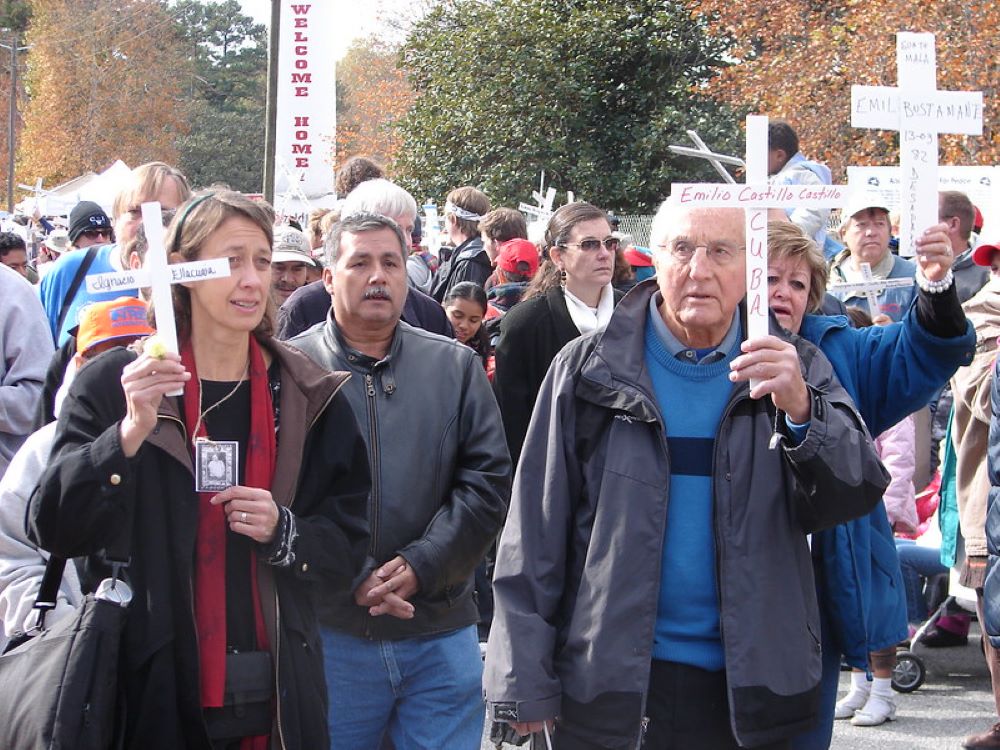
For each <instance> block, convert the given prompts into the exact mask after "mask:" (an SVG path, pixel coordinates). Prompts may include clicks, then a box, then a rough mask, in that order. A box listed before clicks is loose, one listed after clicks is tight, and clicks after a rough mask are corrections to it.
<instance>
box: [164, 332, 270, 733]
mask: <svg viewBox="0 0 1000 750" xmlns="http://www.w3.org/2000/svg"><path fill="white" fill-rule="evenodd" d="M181 362H182V363H183V364H184V367H185V368H186V369H187V371H188V372H190V373H191V379H190V380H188V382H187V383H186V384H185V386H184V419H185V422H186V423H187V428H188V431H189V439H190V440H191V441H192V442H193V441H194V439H195V438H198V437H206V438H207V437H209V435H208V433H207V431H206V430H205V423H204V420H202V423H201V425H200V427H199V429H198V434H197V435H190V431H191V430H193V429H194V426H195V424H197V423H198V407H199V402H200V400H201V399H200V398H199V392H200V387H201V386H200V383H199V381H198V371H197V369H196V368H195V362H194V352H193V351H192V349H191V342H190V341H188V342H185V343H184V345H183V346H182V348H181ZM248 443H249V445H248V446H247V449H246V450H247V454H246V477H245V482H246V485H245V486H247V487H257V488H260V489H266V490H270V489H271V481H272V480H273V478H274V461H275V456H276V455H277V447H276V441H275V435H274V407H273V406H272V404H271V387H270V384H269V382H268V377H267V366H266V365H265V364H264V355H263V354H262V353H261V349H260V346H259V345H258V344H257V341H256V340H255V339H254V337H253V336H250V437H249V440H248ZM188 447H189V448H191V449H192V452H193V447H192V446H190V445H189V446H188ZM215 495H216V493H215V492H199V493H198V536H197V540H196V543H195V554H196V558H195V570H194V617H195V626H196V628H197V631H198V651H199V653H198V656H199V664H200V667H201V705H202V706H203V707H204V708H217V707H221V706H222V703H223V693H224V691H225V685H226V608H225V606H219V604H220V603H223V604H224V603H225V601H226V528H227V525H226V514H225V511H224V510H223V507H222V506H221V505H211V504H210V503H209V501H210V500H211V499H212V498H213V497H215ZM249 574H250V583H251V586H250V591H251V597H252V599H253V614H254V625H255V628H256V633H257V647H258V648H260V649H265V650H266V649H267V648H268V639H267V630H266V628H265V627H264V616H263V612H262V611H261V605H260V591H259V590H258V589H257V555H256V553H254V552H253V551H251V553H250V571H249ZM259 739H260V738H247V739H245V740H244V742H243V743H242V745H241V747H242V748H243V750H250V748H256V747H257V746H258V745H260V743H259V742H258V740H259ZM264 740H265V742H264V744H263V745H260V746H261V747H266V746H267V744H266V740H267V738H266V737H265V738H264Z"/></svg>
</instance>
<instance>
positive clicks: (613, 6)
mask: <svg viewBox="0 0 1000 750" xmlns="http://www.w3.org/2000/svg"><path fill="white" fill-rule="evenodd" d="M726 46H727V44H726V40H719V39H715V38H712V37H711V36H709V35H708V34H707V33H706V30H705V26H704V24H703V23H702V22H700V21H699V20H697V19H695V18H693V17H692V16H691V14H690V13H689V11H688V10H687V9H686V8H685V7H684V6H683V5H682V4H681V3H677V2H669V1H668V2H664V1H663V0H621V1H619V2H614V3H609V2H606V1H605V0H494V1H492V2H484V1H483V0H443V2H441V4H440V5H439V6H438V7H437V8H435V9H434V10H433V11H431V12H430V13H429V14H428V15H427V16H426V17H425V18H424V19H423V20H422V21H420V22H419V23H417V24H416V25H415V27H414V29H413V31H412V32H411V33H410V35H409V37H408V39H407V41H406V43H405V44H404V46H403V49H402V52H401V58H400V60H401V66H402V68H403V70H404V71H405V72H406V73H407V76H408V78H409V80H410V83H411V85H412V87H413V89H414V91H415V103H414V105H413V107H412V108H411V109H410V110H409V112H408V113H407V114H406V115H405V116H404V117H403V118H402V120H401V121H400V123H399V128H400V132H401V135H402V145H401V148H400V150H399V153H398V154H397V160H396V164H395V166H396V171H397V173H398V175H399V179H400V180H401V181H402V182H403V183H404V184H406V185H407V186H408V187H409V188H410V189H411V190H412V191H413V192H414V193H415V195H416V196H417V197H418V198H423V197H435V198H438V199H439V200H440V199H441V198H442V197H443V196H444V195H445V194H446V193H447V191H448V190H450V189H451V188H453V187H455V186H457V185H461V184H472V185H478V186H480V187H481V188H482V189H483V190H484V191H485V192H486V193H487V194H489V195H490V197H491V198H492V199H493V201H494V203H495V204H507V205H516V203H517V202H518V201H520V200H524V199H525V198H526V197H527V196H528V195H530V190H531V189H532V187H533V186H534V185H535V184H536V182H537V179H538V174H539V172H540V171H541V170H543V169H544V170H545V171H546V174H547V176H548V179H549V181H550V184H551V185H553V186H555V187H556V188H557V189H558V190H561V191H566V190H572V191H574V192H575V193H576V195H577V196H578V197H579V198H581V199H584V200H589V201H591V202H594V203H597V204H599V205H601V206H604V207H607V208H611V209H614V210H618V211H650V210H652V209H653V208H655V206H656V205H658V203H659V202H660V201H661V200H662V199H663V198H664V197H665V196H666V194H667V193H668V192H669V185H670V183H671V182H675V181H682V180H694V179H706V180H711V181H716V180H717V179H718V178H717V176H714V172H713V171H712V170H711V167H709V166H708V165H707V164H704V163H702V162H699V161H696V160H692V159H687V158H684V157H678V156H675V155H674V154H672V153H671V152H670V151H669V150H668V146H669V145H670V144H671V143H687V142H688V140H687V136H686V135H685V133H684V131H685V130H686V129H688V128H693V129H695V130H697V131H698V132H699V134H700V135H701V136H702V137H703V138H704V139H705V140H706V141H707V142H708V143H710V144H711V145H712V146H713V147H715V148H717V149H727V148H728V149H735V150H738V151H742V145H741V142H742V137H741V136H740V128H739V124H740V123H739V120H740V116H739V114H738V113H734V112H733V111H732V110H730V109H728V108H727V107H725V106H724V105H720V104H718V103H717V102H714V101H712V100H710V99H708V98H707V97H705V96H701V95H699V93H698V92H699V89H700V87H701V86H702V85H703V84H704V83H705V82H706V81H708V80H709V79H710V78H711V77H712V76H713V75H714V74H715V73H716V72H717V71H718V70H719V69H720V68H721V67H722V66H723V64H724V62H723V59H722V52H723V50H724V49H725V48H726Z"/></svg>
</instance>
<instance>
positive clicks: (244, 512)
mask: <svg viewBox="0 0 1000 750" xmlns="http://www.w3.org/2000/svg"><path fill="white" fill-rule="evenodd" d="M240 521H241V522H242V523H246V522H247V512H246V511H243V515H242V516H240Z"/></svg>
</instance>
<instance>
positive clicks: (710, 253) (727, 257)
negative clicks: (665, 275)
mask: <svg viewBox="0 0 1000 750" xmlns="http://www.w3.org/2000/svg"><path fill="white" fill-rule="evenodd" d="M659 247H660V249H661V250H668V251H669V252H670V255H671V257H672V258H673V259H674V260H676V261H677V262H678V263H683V264H685V265H686V264H688V263H690V262H691V260H692V259H693V258H694V256H695V253H697V252H698V248H701V249H702V250H704V251H705V257H707V258H708V259H709V260H710V261H711V262H712V263H714V264H715V265H717V266H727V265H729V264H730V263H732V262H733V261H734V260H736V259H737V258H739V257H740V256H741V255H742V254H743V248H742V247H738V248H732V247H728V246H726V245H695V244H693V243H691V242H685V241H684V240H675V241H674V242H671V243H669V244H666V245H660V246H659Z"/></svg>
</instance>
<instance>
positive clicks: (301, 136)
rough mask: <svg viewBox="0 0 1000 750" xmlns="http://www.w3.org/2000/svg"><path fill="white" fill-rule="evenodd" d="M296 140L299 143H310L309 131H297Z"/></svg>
mask: <svg viewBox="0 0 1000 750" xmlns="http://www.w3.org/2000/svg"><path fill="white" fill-rule="evenodd" d="M295 140H297V141H308V140H309V131H308V130H296V131H295Z"/></svg>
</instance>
